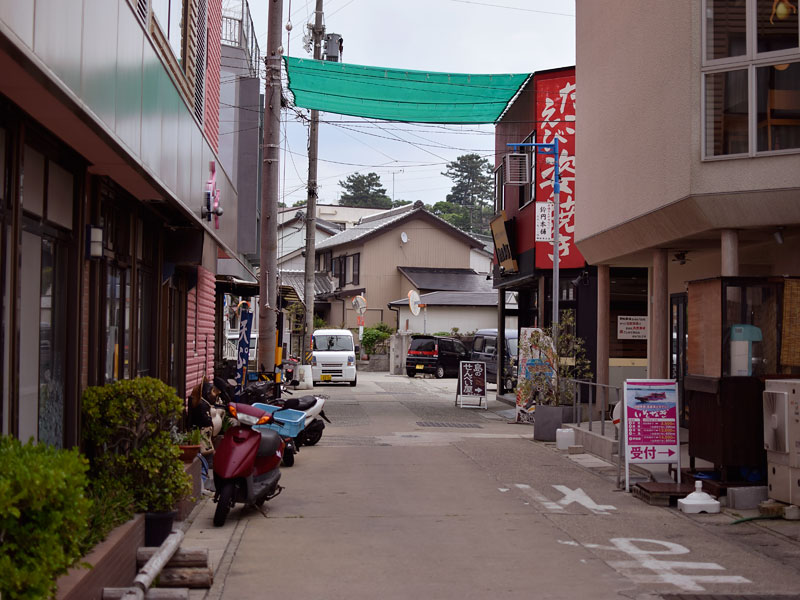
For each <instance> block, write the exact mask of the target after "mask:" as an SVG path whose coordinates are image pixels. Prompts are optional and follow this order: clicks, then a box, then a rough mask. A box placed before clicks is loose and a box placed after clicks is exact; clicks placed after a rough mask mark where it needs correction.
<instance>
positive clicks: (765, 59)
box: [700, 0, 800, 162]
mask: <svg viewBox="0 0 800 600" xmlns="http://www.w3.org/2000/svg"><path fill="white" fill-rule="evenodd" d="M710 1H711V0H702V2H701V11H702V12H701V19H700V28H701V32H700V34H701V35H700V45H701V48H700V57H701V68H700V132H701V140H700V152H701V160H702V161H703V162H712V161H719V160H735V159H740V158H753V157H756V156H780V155H785V154H798V153H800V147H797V148H785V149H781V150H758V89H757V85H758V81H757V76H758V73H757V72H758V69H759V68H760V67H767V66H773V65H776V64H782V63H800V19H798V46H797V47H795V48H786V49H783V50H774V51H771V52H758V6H757V0H745V2H746V5H745V28H746V29H745V42H746V50H745V53H744V54H742V55H740V56H732V57H724V58H716V59H709V58H708V57H707V45H708V35H709V31H708V22H709V21H708V19H707V18H706V14H707V13H708V10H709V8H710V6H709V3H710ZM738 70H746V71H747V152H739V153H736V154H723V155H715V154H710V153H709V151H708V150H709V149H708V129H707V126H708V120H707V110H706V101H707V95H706V81H707V76H709V75H715V74H719V73H728V72H731V71H738Z"/></svg>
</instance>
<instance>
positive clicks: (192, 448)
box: [178, 444, 201, 463]
mask: <svg viewBox="0 0 800 600" xmlns="http://www.w3.org/2000/svg"><path fill="white" fill-rule="evenodd" d="M178 448H180V449H181V460H182V461H183V462H185V463H187V462H188V463H190V462H192V461H193V460H194V457H195V456H197V453H198V452H200V448H201V446H200V444H197V445H195V444H191V445H187V444H179V445H178Z"/></svg>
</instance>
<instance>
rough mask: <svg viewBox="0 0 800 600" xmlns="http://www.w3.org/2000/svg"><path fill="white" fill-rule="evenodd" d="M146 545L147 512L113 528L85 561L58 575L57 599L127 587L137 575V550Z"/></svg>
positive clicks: (93, 598) (95, 597)
mask: <svg viewBox="0 0 800 600" xmlns="http://www.w3.org/2000/svg"><path fill="white" fill-rule="evenodd" d="M142 545H144V515H143V514H137V515H136V516H134V517H133V519H131V520H130V521H128V522H127V523H123V524H122V525H120V526H119V527H117V528H116V529H113V530H112V531H111V533H109V534H108V537H107V538H106V539H105V540H103V541H102V542H100V543H99V544H97V546H95V547H94V549H93V550H92V551H91V552H89V554H87V555H86V556H85V557H83V559H81V562H85V563H89V564H90V565H91V567H92V568H91V569H87V568H84V567H73V568H72V569H70V570H69V572H67V574H66V575H62V576H61V577H59V578H58V582H57V586H58V591H57V593H56V599H57V600H101V599H102V597H103V588H106V587H125V586H128V585H130V584H131V582H132V581H133V578H134V577H136V550H137V549H138V548H139V546H142Z"/></svg>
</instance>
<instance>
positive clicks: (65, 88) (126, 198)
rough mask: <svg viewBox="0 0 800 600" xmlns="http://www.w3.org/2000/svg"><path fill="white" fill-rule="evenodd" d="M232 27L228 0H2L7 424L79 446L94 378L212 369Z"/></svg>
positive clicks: (176, 381)
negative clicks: (225, 6)
mask: <svg viewBox="0 0 800 600" xmlns="http://www.w3.org/2000/svg"><path fill="white" fill-rule="evenodd" d="M220 26H221V1H220V0H186V1H173V0H158V1H153V2H149V1H148V0H136V1H134V0H131V1H128V0H111V1H108V0H74V1H70V2H61V1H56V0H35V1H31V2H3V3H1V4H0V68H1V69H2V72H3V74H4V76H3V78H2V79H0V174H1V175H2V180H0V236H1V239H0V247H2V249H3V252H2V255H3V260H2V261H0V292H1V294H0V297H1V298H2V311H3V326H2V330H1V331H0V334H1V335H2V338H0V339H1V343H0V364H1V365H2V373H3V377H2V382H3V383H2V412H0V415H1V417H0V418H1V419H2V420H1V426H0V430H1V431H2V433H4V434H11V435H14V436H17V437H20V438H22V439H28V438H29V437H32V438H34V439H35V440H38V441H41V442H46V443H50V444H53V445H56V446H70V445H75V444H77V443H79V440H80V396H81V393H82V390H83V389H84V388H85V387H86V386H89V385H99V384H104V383H108V382H112V381H115V380H118V379H122V378H131V377H136V376H140V375H150V376H155V377H158V378H160V379H163V380H164V381H166V382H167V383H169V384H170V385H172V386H173V387H174V388H175V389H176V391H177V393H178V394H179V395H181V396H183V395H184V394H185V393H186V390H187V389H188V388H190V387H191V386H192V385H194V383H196V381H197V380H198V379H199V377H202V374H204V373H209V374H210V373H211V372H213V359H214V345H215V340H214V322H215V306H214V301H213V296H214V278H215V275H216V273H217V258H218V256H219V255H220V254H225V255H227V256H230V257H234V258H237V257H238V258H237V259H239V260H240V259H241V257H240V256H239V254H238V253H237V251H236V227H235V224H236V222H237V194H236V188H235V185H234V184H233V182H232V181H231V179H230V177H229V176H228V175H227V173H226V172H225V170H224V168H223V167H222V165H221V163H220V160H219V156H218V141H219V60H220V53H219V39H220ZM209 197H210V200H209V201H208V202H207V198H209ZM215 206H221V207H222V208H224V214H223V215H222V216H217V217H214V216H213V215H210V214H209V215H207V214H206V212H205V209H206V208H207V207H210V208H212V209H213V208H214V207H215ZM242 263H243V264H244V261H242Z"/></svg>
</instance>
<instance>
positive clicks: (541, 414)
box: [533, 404, 563, 442]
mask: <svg viewBox="0 0 800 600" xmlns="http://www.w3.org/2000/svg"><path fill="white" fill-rule="evenodd" d="M534 418H535V421H534V425H533V439H535V440H538V441H540V442H555V441H556V430H557V429H559V428H560V427H561V424H562V422H563V407H561V406H548V405H546V404H540V405H537V406H536V413H535V415H534Z"/></svg>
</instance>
